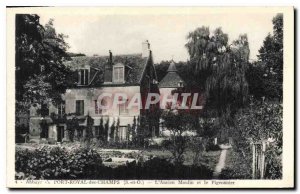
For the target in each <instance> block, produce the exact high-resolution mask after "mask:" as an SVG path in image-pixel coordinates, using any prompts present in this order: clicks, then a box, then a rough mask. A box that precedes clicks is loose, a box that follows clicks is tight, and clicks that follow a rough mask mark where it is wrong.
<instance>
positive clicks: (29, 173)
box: [16, 146, 102, 179]
mask: <svg viewBox="0 0 300 194" xmlns="http://www.w3.org/2000/svg"><path fill="white" fill-rule="evenodd" d="M101 166H102V160H101V157H100V155H99V154H98V153H97V152H96V151H94V150H87V149H84V148H79V149H75V150H72V152H69V151H67V150H66V149H65V148H60V147H50V146H44V147H41V148H38V149H34V150H28V149H26V150H16V172H17V173H20V172H22V173H24V175H25V177H32V178H34V179H78V178H81V179H84V178H93V176H94V174H95V173H94V172H95V171H97V170H99V169H100V167H101ZM16 178H18V177H16Z"/></svg>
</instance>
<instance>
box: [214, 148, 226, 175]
mask: <svg viewBox="0 0 300 194" xmlns="http://www.w3.org/2000/svg"><path fill="white" fill-rule="evenodd" d="M226 154H227V149H222V151H221V154H220V158H219V162H218V164H217V165H216V168H215V171H214V173H213V178H216V179H217V178H218V177H219V174H220V173H221V171H222V169H223V168H224V166H225V161H226Z"/></svg>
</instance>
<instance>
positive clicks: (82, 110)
mask: <svg viewBox="0 0 300 194" xmlns="http://www.w3.org/2000/svg"><path fill="white" fill-rule="evenodd" d="M80 113H81V114H80V115H84V101H83V100H81V106H80Z"/></svg>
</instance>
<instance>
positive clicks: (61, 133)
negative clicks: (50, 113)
mask: <svg viewBox="0 0 300 194" xmlns="http://www.w3.org/2000/svg"><path fill="white" fill-rule="evenodd" d="M64 135H65V129H64V126H58V127H57V142H62V139H63V138H64Z"/></svg>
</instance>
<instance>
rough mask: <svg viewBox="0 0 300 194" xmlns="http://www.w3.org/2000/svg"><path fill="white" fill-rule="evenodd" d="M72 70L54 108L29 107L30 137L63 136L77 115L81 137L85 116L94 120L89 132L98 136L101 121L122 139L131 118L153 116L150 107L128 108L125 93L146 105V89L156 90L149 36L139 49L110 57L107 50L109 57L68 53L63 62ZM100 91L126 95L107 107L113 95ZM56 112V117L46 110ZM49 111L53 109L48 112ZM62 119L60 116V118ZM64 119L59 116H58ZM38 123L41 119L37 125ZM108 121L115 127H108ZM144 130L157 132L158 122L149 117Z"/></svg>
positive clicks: (56, 139)
mask: <svg viewBox="0 0 300 194" xmlns="http://www.w3.org/2000/svg"><path fill="white" fill-rule="evenodd" d="M65 65H66V66H69V67H71V68H72V69H73V70H75V72H76V74H75V75H74V76H75V77H76V84H75V85H74V87H72V88H68V89H67V90H66V93H65V94H63V95H62V98H63V100H64V104H62V105H61V106H59V107H54V106H52V105H51V104H48V106H47V108H48V110H49V111H48V112H47V114H44V116H43V117H42V116H41V115H40V114H38V113H37V112H36V111H35V110H36V109H38V108H40V107H32V108H31V110H30V135H31V138H34V139H40V138H44V139H45V140H47V141H54V142H60V141H63V140H66V141H68V139H69V137H68V132H67V125H66V122H65V121H66V120H68V119H72V118H73V117H76V118H77V119H78V120H79V127H78V128H77V129H76V130H75V136H76V137H83V136H84V135H85V132H86V131H85V129H86V127H87V119H86V118H87V116H90V117H91V118H92V119H93V136H94V137H97V136H99V135H101V134H102V135H103V131H100V129H101V126H100V123H101V122H103V123H102V124H103V125H105V124H107V125H108V126H109V129H108V131H106V132H105V133H106V134H104V135H105V137H107V140H108V141H112V140H115V138H116V137H118V140H119V141H127V140H128V139H129V138H130V137H128V131H129V130H136V129H131V127H132V125H133V123H134V120H135V122H136V123H138V122H139V121H140V120H141V119H142V118H146V119H147V120H149V119H150V120H152V121H155V120H157V119H158V118H154V117H153V118H151V117H152V114H151V112H150V111H149V110H144V109H140V108H138V107H134V108H130V109H128V108H127V105H128V101H129V98H132V97H133V96H134V95H135V94H136V93H139V94H140V95H141V103H142V105H144V104H145V100H146V97H147V94H148V93H159V89H158V85H157V81H156V80H157V76H156V71H155V68H154V65H153V56H152V52H151V50H150V44H149V42H148V41H145V42H143V43H142V53H141V54H132V55H116V56H113V54H112V52H111V51H109V55H108V56H91V57H87V56H80V57H73V58H72V60H71V61H68V62H66V63H65ZM104 93H110V94H116V93H125V94H126V95H127V98H128V99H122V100H125V101H126V102H125V103H124V104H120V105H118V106H117V107H112V106H111V105H112V101H111V100H112V99H105V98H103V99H101V101H99V100H100V98H99V96H100V95H101V94H104ZM100 105H101V106H109V107H111V108H109V109H101V108H99V107H100ZM51 113H52V115H55V118H53V116H52V117H51V116H50V115H51ZM53 113H54V114H53ZM60 118H61V119H60ZM62 118H64V119H62ZM41 122H43V123H45V129H42V127H41V126H43V125H41ZM111 126H114V127H113V128H114V129H115V130H113V131H112V128H111ZM145 128H146V129H145V130H147V131H148V132H149V134H151V135H154V136H155V135H158V120H157V122H148V124H147V125H146V126H145Z"/></svg>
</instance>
